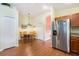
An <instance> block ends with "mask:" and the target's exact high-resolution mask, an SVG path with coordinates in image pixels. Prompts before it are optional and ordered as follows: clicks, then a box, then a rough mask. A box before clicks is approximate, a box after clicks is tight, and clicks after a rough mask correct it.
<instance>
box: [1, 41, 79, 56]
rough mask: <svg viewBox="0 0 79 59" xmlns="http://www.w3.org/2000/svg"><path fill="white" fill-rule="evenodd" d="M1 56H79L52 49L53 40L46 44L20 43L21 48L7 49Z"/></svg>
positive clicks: (34, 42) (37, 42)
mask: <svg viewBox="0 0 79 59" xmlns="http://www.w3.org/2000/svg"><path fill="white" fill-rule="evenodd" d="M0 56H78V55H77V54H74V53H70V54H68V53H65V52H62V51H60V50H57V49H54V48H52V47H51V40H48V41H46V42H44V41H41V40H33V41H32V42H28V43H27V42H26V43H22V42H20V43H19V47H14V48H10V49H6V50H4V51H2V52H0Z"/></svg>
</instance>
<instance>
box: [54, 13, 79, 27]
mask: <svg viewBox="0 0 79 59" xmlns="http://www.w3.org/2000/svg"><path fill="white" fill-rule="evenodd" d="M55 19H56V20H66V19H70V21H71V26H79V13H76V14H72V15H67V16H61V17H56V18H55Z"/></svg>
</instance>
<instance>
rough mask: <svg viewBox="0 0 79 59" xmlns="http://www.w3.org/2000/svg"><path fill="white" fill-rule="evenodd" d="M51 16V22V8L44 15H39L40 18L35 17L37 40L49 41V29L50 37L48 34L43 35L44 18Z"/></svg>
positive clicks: (52, 12)
mask: <svg viewBox="0 0 79 59" xmlns="http://www.w3.org/2000/svg"><path fill="white" fill-rule="evenodd" d="M47 16H51V22H52V21H53V20H54V10H53V8H51V9H50V10H49V11H47V12H46V13H43V14H41V15H40V16H38V17H36V19H35V23H34V25H35V26H36V27H37V29H38V30H37V31H38V32H37V33H38V34H37V35H38V36H37V38H38V39H40V40H44V41H46V40H48V39H51V37H50V36H51V28H50V35H49V34H48V33H45V30H46V28H45V27H46V23H45V22H46V17H47Z"/></svg>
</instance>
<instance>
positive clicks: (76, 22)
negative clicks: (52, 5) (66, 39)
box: [70, 13, 79, 26]
mask: <svg viewBox="0 0 79 59" xmlns="http://www.w3.org/2000/svg"><path fill="white" fill-rule="evenodd" d="M70 18H71V25H72V26H79V13H76V14H73V15H71V16H70Z"/></svg>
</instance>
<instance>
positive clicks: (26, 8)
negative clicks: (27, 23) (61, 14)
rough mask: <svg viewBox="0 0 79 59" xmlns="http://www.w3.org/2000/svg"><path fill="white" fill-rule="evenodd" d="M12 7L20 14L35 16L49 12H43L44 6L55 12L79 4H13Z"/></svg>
mask: <svg viewBox="0 0 79 59" xmlns="http://www.w3.org/2000/svg"><path fill="white" fill-rule="evenodd" d="M12 5H13V6H15V7H16V8H17V10H18V11H19V12H20V13H21V14H25V15H27V14H28V13H31V15H33V16H36V15H38V14H41V13H43V12H46V11H48V10H49V9H47V10H44V9H43V6H44V5H46V6H48V7H54V9H55V10H58V11H59V10H63V9H67V8H72V7H78V6H79V3H13V4H12Z"/></svg>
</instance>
